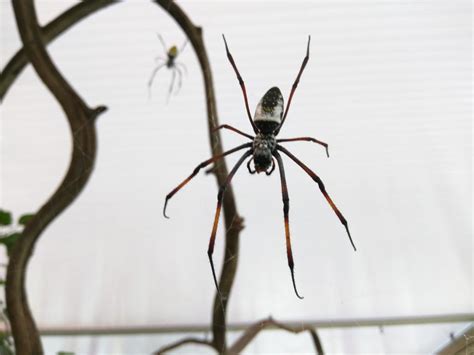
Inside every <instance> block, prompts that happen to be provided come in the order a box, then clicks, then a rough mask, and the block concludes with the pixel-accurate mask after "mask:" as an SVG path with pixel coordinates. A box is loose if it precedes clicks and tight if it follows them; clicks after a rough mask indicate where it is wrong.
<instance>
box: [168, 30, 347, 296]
mask: <svg viewBox="0 0 474 355" xmlns="http://www.w3.org/2000/svg"><path fill="white" fill-rule="evenodd" d="M222 37H223V38H224V44H225V48H226V52H227V58H228V59H229V61H230V64H231V65H232V67H233V68H234V71H235V74H236V75H237V79H238V80H239V84H240V87H241V89H242V93H243V96H244V102H245V108H246V109H247V115H248V118H249V121H250V124H251V125H252V128H253V130H254V132H255V137H254V136H251V135H250V134H247V133H244V132H242V131H240V130H238V129H237V128H234V127H232V126H229V125H226V124H223V125H220V126H218V127H216V128H215V130H219V129H221V128H225V129H229V130H231V131H233V132H235V133H238V134H240V135H242V136H244V137H246V138H248V139H250V140H251V141H252V142H249V143H245V144H242V145H240V146H238V147H235V148H233V149H230V150H228V151H226V152H224V153H222V154H219V155H216V156H214V157H212V158H210V159H208V160H205V161H203V162H202V163H201V164H199V165H198V166H197V167H196V168H195V169H194V171H193V172H192V174H191V175H189V176H188V177H187V178H186V179H185V180H184V181H183V182H181V183H180V184H179V185H178V186H177V187H176V188H175V189H173V190H172V191H171V192H170V193H169V194H168V195H167V196H166V200H165V205H164V208H163V215H164V216H165V217H166V218H168V216H167V215H166V206H167V204H168V200H169V199H170V198H171V197H173V196H174V194H176V193H177V192H178V191H179V190H180V189H181V188H183V187H184V186H185V185H186V184H187V183H188V182H189V181H190V180H191V179H192V178H193V177H194V176H196V175H197V173H198V172H199V171H200V170H201V169H202V168H204V167H205V166H207V165H209V164H211V163H215V162H216V161H218V160H219V159H221V158H223V157H224V156H226V155H229V154H232V153H235V152H237V151H239V150H242V149H247V151H246V152H245V153H244V154H243V155H242V157H241V158H240V159H239V161H238V162H237V163H236V164H235V166H234V167H233V168H232V170H231V171H230V173H229V175H228V176H227V178H226V180H225V182H224V184H223V185H222V186H221V187H220V188H219V193H218V195H217V208H216V214H215V217H214V225H213V227H212V232H211V238H210V241H209V248H208V251H207V254H208V256H209V262H210V264H211V269H212V276H213V277H214V283H215V285H216V288H217V291H218V292H219V294H220V291H219V286H218V283H217V278H216V272H215V269H214V262H213V260H212V254H213V252H214V242H215V238H216V232H217V225H218V223H219V215H220V211H221V207H222V200H223V196H224V192H225V190H226V188H227V186H228V185H229V184H230V182H231V180H232V177H233V176H234V175H235V173H236V172H237V170H238V169H239V168H240V166H241V165H242V163H243V162H244V161H245V160H246V159H247V158H249V157H250V159H249V161H248V163H247V168H248V170H249V172H250V174H255V173H261V172H265V174H266V175H270V174H271V173H272V172H273V171H274V169H275V159H276V161H277V163H278V168H279V170H280V179H281V192H282V196H283V214H284V220H285V235H286V253H287V257H288V265H289V267H290V271H291V279H292V282H293V288H294V290H295V293H296V296H297V297H298V298H300V299H302V298H303V297H301V296H300V295H299V294H298V291H297V289H296V283H295V276H294V262H293V254H292V251H291V240H290V224H289V220H288V212H289V209H290V205H289V198H288V188H287V186H286V177H285V170H284V167H283V161H282V158H281V155H280V152H282V153H283V154H285V155H287V156H288V157H289V158H290V159H291V160H293V161H294V162H295V163H296V164H297V165H299V166H300V167H301V168H302V169H303V170H304V171H305V172H306V173H307V174H308V175H309V176H310V177H311V178H312V179H313V180H314V181H315V182H316V183H317V184H318V186H319V189H320V190H321V193H322V194H323V195H324V197H325V198H326V200H327V202H328V203H329V205H330V206H331V208H332V209H333V211H334V212H335V213H336V215H337V217H338V218H339V220H340V221H341V223H342V224H343V225H344V227H345V229H346V231H347V235H348V236H349V240H350V242H351V244H352V247H353V248H354V250H356V247H355V245H354V242H353V241H352V237H351V234H350V232H349V227H348V225H347V221H346V219H345V218H344V216H343V215H342V213H341V212H340V211H339V209H338V208H337V207H336V205H335V204H334V202H333V201H332V199H331V197H329V195H328V193H327V192H326V188H325V187H324V184H323V182H322V181H321V179H320V178H319V176H318V175H316V174H315V173H314V172H313V171H312V170H311V169H310V168H308V167H307V166H306V165H305V164H304V163H302V162H301V161H300V160H299V159H298V158H296V157H295V156H294V155H293V154H292V153H291V152H289V151H288V150H287V149H286V148H284V147H283V146H281V145H280V144H279V143H283V142H295V141H309V142H314V143H317V144H320V145H322V146H324V147H325V148H326V154H327V156H328V157H329V153H328V145H327V144H326V143H324V142H321V141H320V140H317V139H314V138H311V137H297V138H283V139H276V138H275V137H276V136H277V135H278V133H279V132H280V129H281V127H282V126H283V123H284V122H285V119H286V116H287V115H288V109H289V108H290V104H291V99H292V98H293V94H294V93H295V90H296V88H297V86H298V82H299V80H300V77H301V74H302V72H303V70H304V68H305V66H306V64H307V62H308V59H309V45H310V41H311V36H309V37H308V45H307V49H306V56H305V58H304V60H303V63H302V64H301V68H300V70H299V72H298V75H297V77H296V80H295V82H294V83H293V86H292V88H291V92H290V96H289V97H288V105H287V106H286V110H284V105H283V96H282V94H281V91H280V89H279V88H277V87H272V88H271V89H270V90H268V91H267V92H266V93H265V95H264V96H263V97H262V99H261V100H260V102H259V103H258V105H257V108H256V110H255V115H254V117H253V119H252V116H251V115H250V109H249V104H248V100H247V92H246V89H245V83H244V81H243V80H242V77H241V76H240V73H239V71H238V69H237V66H236V65H235V62H234V59H233V57H232V55H231V54H230V52H229V47H228V46H227V41H226V39H225V37H224V35H222ZM252 161H253V163H254V169H252V167H251V162H252Z"/></svg>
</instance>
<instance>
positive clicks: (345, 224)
mask: <svg viewBox="0 0 474 355" xmlns="http://www.w3.org/2000/svg"><path fill="white" fill-rule="evenodd" d="M276 149H278V150H279V151H281V152H283V153H285V154H286V155H287V156H288V157H290V159H291V160H293V161H294V162H295V163H296V164H298V165H299V166H300V167H301V168H302V169H303V170H304V171H305V172H306V174H308V175H309V176H310V177H311V178H312V179H313V180H314V181H315V182H316V183H317V184H318V186H319V190H321V193H322V194H323V195H324V197H325V198H326V201H327V202H328V203H329V205H330V206H331V208H332V210H333V211H334V213H335V214H336V215H337V217H338V218H339V220H340V221H341V223H342V224H343V226H344V227H345V228H346V232H347V235H348V236H349V240H350V242H351V244H352V247H353V248H354V251H356V250H357V249H356V247H355V245H354V242H353V241H352V237H351V233H350V232H349V226H348V225H347V221H346V219H345V218H344V216H343V215H342V213H341V212H340V211H339V209H338V208H337V207H336V205H335V204H334V202H333V201H332V199H331V197H329V194H328V193H327V192H326V188H325V187H324V183H323V182H322V180H321V179H320V178H319V176H318V175H316V174H315V173H314V172H313V171H312V170H311V169H310V168H308V167H307V166H306V165H305V164H303V163H302V162H301V161H300V160H299V159H298V158H297V157H295V156H294V155H293V154H292V153H290V152H289V151H288V150H287V149H286V148H284V147H282V146H281V145H279V144H277V148H276Z"/></svg>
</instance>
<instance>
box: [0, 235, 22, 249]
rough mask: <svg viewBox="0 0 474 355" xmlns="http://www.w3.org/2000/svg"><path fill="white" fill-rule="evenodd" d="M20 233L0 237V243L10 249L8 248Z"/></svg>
mask: <svg viewBox="0 0 474 355" xmlns="http://www.w3.org/2000/svg"><path fill="white" fill-rule="evenodd" d="M20 236H21V233H12V234H10V235H8V236H6V237H4V238H0V244H3V245H5V246H6V247H7V250H10V248H11V247H12V246H13V244H15V242H16V241H17V240H18V238H20Z"/></svg>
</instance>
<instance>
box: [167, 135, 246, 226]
mask: <svg viewBox="0 0 474 355" xmlns="http://www.w3.org/2000/svg"><path fill="white" fill-rule="evenodd" d="M251 146H252V143H245V144H242V145H239V146H238V147H235V148H233V149H230V150H228V151H226V152H224V153H222V154H218V155H215V156H213V157H212V158H210V159H207V160H205V161H203V162H202V163H201V164H199V165H198V166H197V167H196V168H195V169H194V170H193V172H192V173H191V175H189V176H188V177H187V178H186V179H184V180H183V181H182V182H181V183H180V184H179V185H178V186H176V187H175V188H174V189H173V190H171V192H170V193H169V194H168V195H166V199H165V205H164V207H163V216H165V217H166V218H169V217H168V216H167V215H166V206H167V205H168V201H169V199H170V198H171V197H173V196H174V194H176V193H177V192H178V191H179V190H181V189H182V188H183V187H184V186H185V185H186V184H187V183H188V182H189V181H191V179H192V178H193V177H195V176H196V175H197V174H198V173H199V170H201V169H202V168H204V167H206V166H208V165H209V164H211V163H214V162H216V161H218V160H219V159H221V158H223V157H225V156H226V155H229V154H232V153H235V152H237V151H239V150H241V149H244V148H250V147H251Z"/></svg>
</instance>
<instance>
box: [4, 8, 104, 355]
mask: <svg viewBox="0 0 474 355" xmlns="http://www.w3.org/2000/svg"><path fill="white" fill-rule="evenodd" d="M13 9H14V12H15V17H16V21H17V25H18V29H19V32H20V37H21V40H22V42H23V46H24V49H25V53H26V55H27V57H28V58H29V60H30V61H31V63H32V64H33V67H34V69H35V70H36V72H37V73H38V75H39V77H40V78H41V80H42V81H43V82H44V84H45V85H46V86H47V87H48V89H49V90H50V91H51V92H52V93H53V95H54V96H55V98H56V99H57V100H58V102H59V103H60V105H61V107H62V109H63V111H64V112H65V114H66V116H67V119H68V122H69V125H70V128H71V133H72V138H73V149H72V158H71V162H70V165H69V169H68V171H67V173H66V176H65V177H64V180H63V181H62V182H61V184H60V186H59V187H58V189H57V190H56V191H55V193H54V194H53V196H51V198H50V199H49V200H48V201H47V202H46V203H45V204H44V205H43V206H42V207H41V208H40V210H39V211H38V212H37V213H35V215H34V216H33V218H32V219H31V220H30V221H29V222H28V224H27V225H26V226H25V229H24V231H23V233H22V236H21V238H19V239H18V241H17V242H16V243H15V244H14V245H13V247H12V250H11V254H10V260H9V264H8V269H7V280H6V300H7V309H8V315H9V317H10V321H11V327H12V333H13V337H14V340H15V348H16V351H17V353H18V354H41V353H42V352H43V349H42V346H41V340H40V337H39V333H38V330H37V328H36V325H35V322H34V319H33V316H32V314H31V311H30V309H29V306H28V299H27V294H26V289H25V278H26V269H27V265H28V261H29V258H30V256H31V255H32V252H33V248H34V246H35V243H36V242H37V240H38V239H39V237H40V235H41V233H42V232H43V231H44V229H45V228H46V227H47V226H48V225H49V224H50V223H51V221H52V220H53V219H54V218H55V217H57V216H58V215H59V214H60V213H61V212H63V211H64V210H65V209H66V208H67V207H68V206H69V205H70V204H71V203H72V202H73V201H74V200H75V198H76V197H77V196H78V195H79V193H80V192H81V191H82V189H83V188H84V186H85V185H86V183H87V181H88V179H89V176H90V174H91V172H92V169H93V166H94V161H95V155H96V133H95V127H94V121H95V118H96V117H97V116H98V115H99V114H100V113H102V112H103V111H105V109H106V108H105V107H103V106H100V107H98V108H96V109H91V108H89V107H88V106H87V105H86V104H85V103H84V101H82V99H81V98H80V97H79V96H78V94H77V93H76V92H75V91H74V89H72V87H71V86H70V85H69V84H68V83H67V82H66V80H65V79H64V78H63V77H62V75H61V73H60V72H59V71H58V70H57V68H56V67H55V65H54V63H53V62H52V60H51V58H50V57H49V55H48V53H47V52H46V50H45V47H44V44H43V38H42V34H41V29H40V26H39V24H38V20H37V17H36V11H35V7H34V4H33V0H14V1H13Z"/></svg>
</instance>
